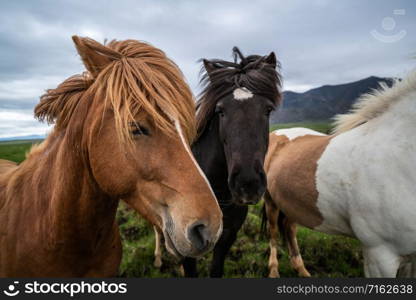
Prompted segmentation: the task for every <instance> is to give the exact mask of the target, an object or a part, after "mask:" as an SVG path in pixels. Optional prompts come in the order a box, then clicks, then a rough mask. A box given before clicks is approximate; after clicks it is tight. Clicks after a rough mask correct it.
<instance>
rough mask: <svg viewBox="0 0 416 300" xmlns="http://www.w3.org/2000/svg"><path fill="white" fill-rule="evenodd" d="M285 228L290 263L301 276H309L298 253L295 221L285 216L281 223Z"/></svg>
mask: <svg viewBox="0 0 416 300" xmlns="http://www.w3.org/2000/svg"><path fill="white" fill-rule="evenodd" d="M283 224H284V226H285V227H286V228H285V235H286V241H287V244H288V248H289V256H290V264H291V265H292V268H293V269H295V270H296V271H297V272H298V274H299V276H301V277H311V274H309V272H308V270H306V268H305V265H304V264H303V259H302V256H301V255H300V251H299V245H298V240H297V238H296V233H297V226H296V223H295V222H292V221H290V220H289V219H287V218H286V220H285V222H284V223H283Z"/></svg>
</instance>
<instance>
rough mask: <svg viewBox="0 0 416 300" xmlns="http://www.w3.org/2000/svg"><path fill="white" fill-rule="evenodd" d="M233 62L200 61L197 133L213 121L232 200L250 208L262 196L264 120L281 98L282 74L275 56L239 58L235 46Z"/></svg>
mask: <svg viewBox="0 0 416 300" xmlns="http://www.w3.org/2000/svg"><path fill="white" fill-rule="evenodd" d="M233 54H234V62H227V61H223V60H205V59H204V60H203V62H204V67H205V71H206V72H205V74H204V76H203V78H202V83H203V84H205V89H204V90H203V92H202V95H201V98H200V100H199V101H198V103H197V122H198V132H199V133H201V132H202V131H203V130H204V129H205V126H206V125H207V123H208V120H211V121H213V122H218V126H217V127H216V128H218V135H219V140H220V141H221V143H222V147H223V150H224V154H225V159H226V164H227V169H228V187H229V189H230V191H231V195H232V198H233V201H234V202H236V203H238V204H255V203H257V202H258V201H259V200H260V199H261V197H262V196H263V194H264V192H265V190H266V187H267V182H266V176H265V173H264V170H263V163H264V157H265V155H266V151H267V147H268V142H269V141H268V137H269V116H270V113H271V112H272V111H273V110H274V109H275V108H276V106H277V105H278V104H279V102H280V100H281V91H280V90H281V76H280V73H279V72H278V70H279V63H278V61H277V60H276V56H275V54H274V52H271V53H270V54H269V55H267V56H259V55H250V56H247V57H245V56H243V55H242V54H241V52H240V51H239V49H238V48H236V47H234V49H233Z"/></svg>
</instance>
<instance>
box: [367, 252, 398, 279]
mask: <svg viewBox="0 0 416 300" xmlns="http://www.w3.org/2000/svg"><path fill="white" fill-rule="evenodd" d="M363 254H364V273H365V276H366V277H390V278H393V277H396V275H397V271H398V269H399V267H400V262H401V258H400V256H399V255H397V254H396V253H394V252H393V251H392V250H391V249H389V247H385V246H379V247H373V248H363Z"/></svg>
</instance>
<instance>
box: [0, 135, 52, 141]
mask: <svg viewBox="0 0 416 300" xmlns="http://www.w3.org/2000/svg"><path fill="white" fill-rule="evenodd" d="M43 139H45V135H36V134H34V135H24V136H11V137H4V138H0V142H6V141H18V140H19V141H20V140H24V141H28V140H43Z"/></svg>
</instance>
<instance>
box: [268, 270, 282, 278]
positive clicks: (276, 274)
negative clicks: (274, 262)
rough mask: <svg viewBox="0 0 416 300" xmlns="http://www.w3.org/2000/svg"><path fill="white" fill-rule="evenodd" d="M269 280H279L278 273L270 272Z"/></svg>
mask: <svg viewBox="0 0 416 300" xmlns="http://www.w3.org/2000/svg"><path fill="white" fill-rule="evenodd" d="M269 278H280V274H279V272H278V271H270V273H269Z"/></svg>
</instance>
